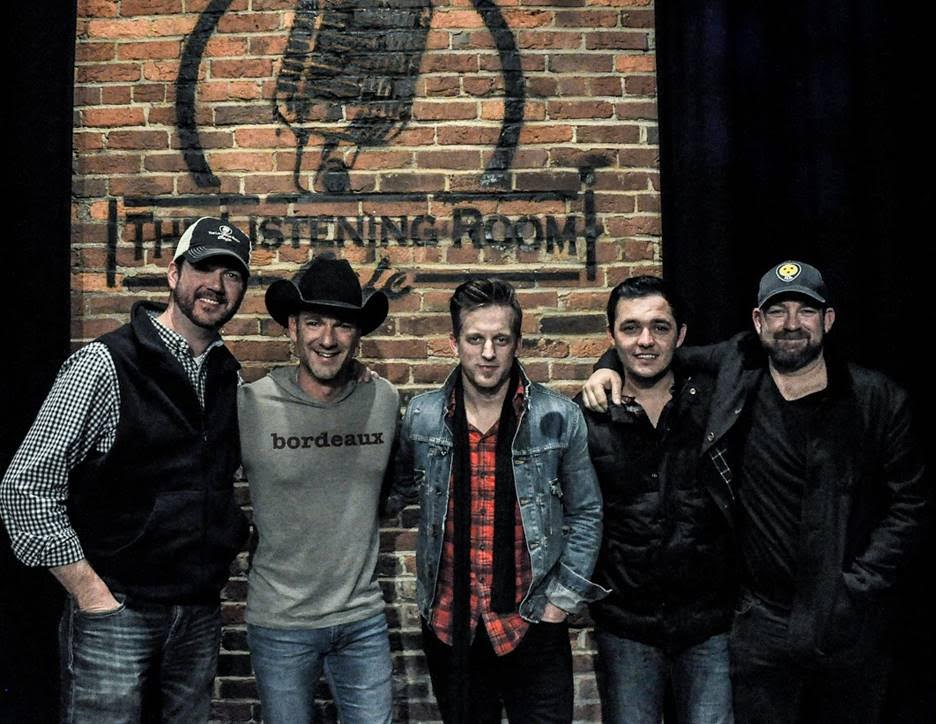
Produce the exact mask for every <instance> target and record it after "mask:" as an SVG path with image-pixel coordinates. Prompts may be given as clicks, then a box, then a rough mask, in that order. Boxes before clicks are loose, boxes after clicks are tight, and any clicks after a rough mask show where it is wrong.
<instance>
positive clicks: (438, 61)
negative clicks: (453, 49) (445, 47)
mask: <svg viewBox="0 0 936 724" xmlns="http://www.w3.org/2000/svg"><path fill="white" fill-rule="evenodd" d="M478 67H479V66H478V55H477V53H427V54H426V55H424V56H423V60H422V65H421V66H420V69H421V71H422V72H423V73H477V72H478Z"/></svg>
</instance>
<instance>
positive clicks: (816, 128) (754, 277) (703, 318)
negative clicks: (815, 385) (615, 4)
mask: <svg viewBox="0 0 936 724" xmlns="http://www.w3.org/2000/svg"><path fill="white" fill-rule="evenodd" d="M656 22H657V63H658V82H659V103H660V151H661V167H662V168H661V184H662V210H663V270H664V275H665V276H667V277H668V278H670V279H672V280H673V281H674V282H675V283H676V284H677V286H678V288H679V289H680V291H681V292H682V293H683V294H684V295H685V296H686V298H687V300H688V302H689V306H690V315H689V320H690V328H689V340H690V342H710V341H717V340H719V339H723V338H725V337H727V336H728V335H730V334H732V333H734V332H737V331H739V330H741V329H744V328H749V327H750V326H751V321H750V311H751V308H752V307H753V306H754V292H755V290H756V288H757V282H758V280H759V278H760V275H761V274H763V273H764V272H765V271H766V270H767V269H768V268H770V267H771V266H772V265H773V264H775V263H777V262H779V261H782V260H783V259H785V258H795V259H800V260H803V261H808V262H811V263H813V264H815V265H816V266H818V267H819V268H820V269H821V270H822V271H823V273H824V276H825V278H826V281H827V283H828V285H829V287H830V292H831V294H832V298H833V302H834V305H835V307H836V309H837V311H838V313H839V314H838V317H837V319H836V323H835V329H834V330H833V334H832V339H834V340H835V342H836V343H837V344H839V345H840V346H842V347H844V348H845V350H846V352H847V353H848V354H849V355H850V356H851V357H852V358H853V359H855V360H856V361H858V362H861V363H863V364H866V365H868V366H871V367H876V368H879V369H882V370H884V371H885V372H887V373H888V374H890V375H892V376H893V377H895V378H897V379H898V380H899V381H900V382H901V383H902V384H904V385H905V386H906V387H908V388H909V389H910V391H911V394H912V397H913V400H914V403H915V408H916V415H917V422H918V431H925V432H924V434H923V435H922V436H921V437H922V438H923V440H924V444H926V443H928V442H929V441H930V440H931V439H932V432H931V431H932V430H933V428H934V425H933V423H934V422H936V420H934V414H933V412H932V410H933V406H934V403H936V397H934V393H933V391H932V384H928V382H929V381H928V380H927V376H926V375H927V372H928V371H929V370H928V368H929V367H931V366H932V359H931V356H930V355H929V354H927V353H925V352H924V348H926V349H929V345H930V344H931V340H930V339H929V337H928V336H927V335H928V334H929V332H931V331H933V329H934V314H933V311H932V303H931V301H930V299H929V297H930V294H931V290H932V287H933V272H932V269H933V266H932V261H933V258H934V255H933V254H932V252H931V250H930V247H931V245H932V242H931V239H930V237H931V233H929V229H928V228H927V226H926V221H927V219H926V216H927V214H926V205H927V204H928V202H929V196H930V192H931V185H932V184H931V182H930V181H929V178H928V173H927V172H928V169H929V166H928V158H929V154H928V153H927V152H926V151H925V150H924V149H925V148H926V147H927V146H928V145H929V139H928V134H927V130H928V129H925V128H923V118H924V115H923V112H922V108H923V105H922V104H923V98H924V92H923V89H924V87H926V86H924V84H923V81H924V80H925V78H927V77H928V76H927V74H926V72H925V69H928V67H929V65H930V64H929V63H928V62H926V60H925V55H924V54H925V53H926V52H927V45H926V44H927V43H928V42H930V41H929V39H928V38H927V37H925V36H924V35H923V32H924V31H923V29H924V27H926V26H927V25H926V23H925V22H924V19H923V18H922V17H921V16H920V14H919V13H918V12H916V11H911V10H910V9H909V7H908V6H906V5H905V4H901V3H892V2H891V3H888V2H887V1H886V0H851V1H848V2H845V1H844V0H825V1H823V2H815V1H814V0H812V1H809V0H791V1H788V2H784V3H768V2H765V3H754V2H729V0H706V2H704V3H700V2H692V1H681V0H665V1H663V2H657V3H656ZM924 156H925V159H924ZM924 234H925V236H924ZM927 447H928V449H929V457H930V460H929V462H930V463H931V464H930V469H932V468H933V466H932V462H933V455H932V445H931V444H928V445H927ZM934 558H936V555H934V546H933V541H932V539H930V541H929V542H928V543H927V545H926V546H925V550H924V553H923V554H922V555H921V559H920V561H918V562H917V568H916V570H915V575H913V576H910V577H908V580H907V582H906V584H905V588H904V590H903V597H902V598H903V601H904V604H905V610H904V611H903V614H902V616H901V622H902V624H903V627H902V629H903V630H902V632H901V637H900V639H899V641H898V646H899V648H900V656H899V660H898V669H897V671H896V672H895V674H894V676H893V677H892V696H891V698H890V712H889V716H888V721H893V722H898V721H907V722H923V721H932V720H933V717H934V716H936V714H934V712H936V699H934V692H936V674H934V655H936V654H934V652H936V636H934V626H933V619H934V618H936V615H934V613H933V612H934V611H936V591H934V585H933V582H932V579H933V575H932V570H933V560H934ZM876 683H877V682H869V685H876Z"/></svg>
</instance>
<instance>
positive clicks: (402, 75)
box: [176, 0, 524, 193]
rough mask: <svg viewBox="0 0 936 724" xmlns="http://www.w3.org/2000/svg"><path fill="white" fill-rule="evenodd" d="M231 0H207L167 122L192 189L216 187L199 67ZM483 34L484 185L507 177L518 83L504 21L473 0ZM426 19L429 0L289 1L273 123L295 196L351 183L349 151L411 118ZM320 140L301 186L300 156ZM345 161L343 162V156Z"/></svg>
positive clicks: (487, 4)
mask: <svg viewBox="0 0 936 724" xmlns="http://www.w3.org/2000/svg"><path fill="white" fill-rule="evenodd" d="M231 1H232V0H212V2H211V3H210V4H209V6H208V8H207V9H206V10H205V11H204V12H203V13H202V15H201V16H200V18H199V22H198V24H197V26H196V28H195V30H194V31H193V33H192V35H190V36H189V38H188V39H187V41H186V46H185V49H184V51H183V62H182V64H181V66H180V71H179V79H178V83H177V86H176V120H177V126H178V130H179V135H180V141H181V145H182V149H183V154H184V156H185V160H186V164H187V166H188V168H189V170H190V171H191V173H192V174H193V176H194V177H195V180H196V182H197V183H198V185H199V186H203V187H210V186H217V185H219V181H218V179H217V177H216V176H215V175H214V174H213V173H212V172H211V169H210V166H209V164H208V160H207V158H206V157H205V154H204V151H203V147H202V145H201V142H200V139H199V134H198V128H197V124H196V121H195V118H196V113H195V106H196V93H197V82H198V74H199V65H200V62H201V57H202V55H203V53H204V48H205V45H207V42H208V39H209V38H210V36H211V34H212V33H213V32H214V31H215V28H216V26H217V23H218V20H219V18H220V17H221V15H222V14H223V13H224V12H225V11H226V10H227V8H228V6H229V5H230V3H231ZM472 3H473V5H474V8H475V10H476V11H477V12H478V13H479V14H480V15H481V17H482V19H483V21H484V23H485V26H486V27H487V29H488V30H489V31H490V33H491V35H492V37H493V39H494V45H495V47H496V49H497V53H498V56H499V59H500V65H501V72H502V74H503V78H504V91H505V99H504V115H503V118H502V121H501V128H500V133H499V135H498V140H497V144H496V146H495V148H494V153H493V154H492V156H491V159H490V161H489V162H488V165H487V168H486V169H485V172H484V174H483V176H482V180H481V183H482V185H484V186H502V185H504V184H505V183H506V181H507V172H508V170H509V168H510V164H511V161H512V159H513V154H514V151H515V149H516V146H517V141H518V137H519V134H520V127H521V126H522V124H523V105H524V80H523V73H522V70H521V67H520V55H519V53H518V51H517V46H516V42H515V39H514V36H513V33H512V32H511V30H510V28H509V27H508V26H507V24H506V21H505V20H504V17H503V15H502V14H501V12H500V10H499V9H498V7H497V6H496V5H495V4H494V3H493V2H491V0H472ZM431 18H432V6H431V0H298V3H297V7H296V10H295V15H294V20H293V24H292V27H291V29H290V32H289V37H288V39H287V42H286V47H285V50H284V52H283V57H282V61H281V63H280V68H279V73H278V75H277V78H276V85H275V94H274V98H273V105H274V113H275V117H276V118H277V120H279V121H280V122H281V123H283V124H285V125H286V126H287V127H288V128H289V129H290V130H291V131H292V133H293V135H294V137H295V141H296V154H295V163H294V168H293V182H294V184H295V186H296V188H297V190H299V191H300V192H302V193H309V192H315V191H325V192H328V193H343V192H346V191H349V190H350V178H349V174H348V172H349V170H350V169H351V168H353V166H354V162H355V160H356V158H357V155H358V153H359V152H360V151H361V150H362V149H364V148H368V147H377V146H382V145H385V144H387V143H388V142H389V141H391V140H392V139H393V138H394V137H395V136H396V135H398V134H399V133H400V131H402V130H403V128H405V127H406V125H407V124H408V122H409V121H410V118H411V112H412V105H413V98H414V96H415V92H416V81H417V78H418V73H419V66H420V62H421V60H422V56H423V52H424V51H425V49H426V42H427V36H428V32H429V26H430V21H431ZM312 138H317V139H320V142H321V155H320V157H319V160H318V168H317V170H316V172H315V175H314V177H313V180H312V184H311V185H310V188H308V189H307V188H305V187H304V186H303V184H302V159H303V154H304V152H305V150H306V146H307V145H308V144H309V141H310V139H312ZM346 159H348V160H346Z"/></svg>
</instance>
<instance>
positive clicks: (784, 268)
mask: <svg viewBox="0 0 936 724" xmlns="http://www.w3.org/2000/svg"><path fill="white" fill-rule="evenodd" d="M799 273H800V265H799V264H794V263H793V262H791V261H788V262H787V263H786V264H781V265H780V266H778V267H777V277H778V278H779V279H780V281H784V282H792V281H793V280H794V279H796V277H798V276H799Z"/></svg>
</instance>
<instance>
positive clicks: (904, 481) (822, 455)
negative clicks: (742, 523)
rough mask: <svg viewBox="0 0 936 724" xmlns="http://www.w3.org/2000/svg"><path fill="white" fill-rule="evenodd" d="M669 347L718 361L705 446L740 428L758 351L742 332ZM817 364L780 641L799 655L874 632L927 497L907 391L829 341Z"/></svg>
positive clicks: (848, 644) (692, 360)
mask: <svg viewBox="0 0 936 724" xmlns="http://www.w3.org/2000/svg"><path fill="white" fill-rule="evenodd" d="M680 352H681V353H682V354H681V358H682V359H683V360H684V361H685V362H686V363H687V364H690V365H692V366H693V367H694V368H699V367H702V368H708V369H710V370H712V371H717V375H718V376H717V381H716V387H715V394H714V396H713V399H712V406H711V413H710V416H709V420H708V425H707V429H706V433H705V441H704V444H703V452H705V451H708V450H710V449H711V448H712V447H713V446H715V445H718V444H719V443H720V442H721V441H724V440H725V439H726V437H728V436H730V435H731V434H732V431H733V430H736V429H737V427H739V426H738V425H737V423H738V421H739V420H742V419H743V418H744V417H745V415H744V412H745V410H746V408H747V406H748V405H749V404H750V403H751V401H752V400H753V399H754V393H755V391H756V390H757V387H758V384H759V383H760V380H761V379H762V376H763V375H764V374H767V360H766V356H765V353H764V352H763V350H762V348H761V346H760V342H759V340H758V339H757V337H756V336H754V335H753V334H752V333H744V334H740V335H737V336H736V337H733V338H732V339H730V340H728V341H727V342H723V343H721V344H718V345H713V346H711V347H703V348H696V349H689V350H686V351H683V350H680ZM826 362H827V368H828V375H829V384H828V388H827V391H826V395H825V396H824V398H823V400H822V402H821V411H820V413H819V414H817V415H816V419H815V425H814V429H811V430H810V437H811V441H810V445H809V449H808V452H807V455H808V476H809V478H810V480H811V483H812V484H811V485H809V486H808V487H807V489H806V490H805V494H804V499H803V508H802V516H801V526H800V540H799V541H798V549H799V558H798V560H797V562H796V563H797V568H796V595H795V598H794V601H793V607H792V610H791V612H790V620H789V639H788V643H789V645H790V646H791V648H792V650H794V651H795V652H798V653H801V654H803V655H806V656H810V657H814V656H833V655H834V656H838V657H842V658H848V657H851V656H855V655H860V653H861V652H862V651H869V650H871V647H873V646H874V645H876V643H878V642H879V640H880V638H881V636H883V635H884V632H885V630H886V623H887V618H888V615H889V613H890V612H891V609H892V607H891V606H890V605H889V601H890V598H891V596H892V593H893V589H894V585H895V583H896V581H897V579H898V575H899V573H900V570H901V567H902V565H903V564H904V563H906V562H907V559H908V557H909V554H910V552H911V551H912V550H913V548H914V547H915V546H916V544H917V543H918V541H919V540H920V538H921V535H922V533H923V528H924V522H925V519H926V512H927V511H926V498H927V495H926V490H925V488H924V481H923V464H922V460H921V457H920V454H919V450H918V447H917V446H916V445H915V444H914V441H913V436H912V432H911V420H910V417H911V416H910V405H909V401H908V398H907V395H906V393H905V392H904V391H903V390H902V389H901V388H900V387H899V386H897V385H896V384H895V383H894V382H892V381H891V380H890V379H888V378H887V377H886V376H884V375H882V374H880V373H878V372H874V371H872V370H868V369H864V368H862V367H859V366H857V365H854V364H848V363H846V362H844V361H842V360H840V359H838V358H837V357H836V355H835V354H834V350H832V349H829V348H828V346H827V349H826ZM741 484H742V485H743V481H741ZM755 593H756V592H755Z"/></svg>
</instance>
